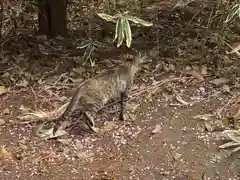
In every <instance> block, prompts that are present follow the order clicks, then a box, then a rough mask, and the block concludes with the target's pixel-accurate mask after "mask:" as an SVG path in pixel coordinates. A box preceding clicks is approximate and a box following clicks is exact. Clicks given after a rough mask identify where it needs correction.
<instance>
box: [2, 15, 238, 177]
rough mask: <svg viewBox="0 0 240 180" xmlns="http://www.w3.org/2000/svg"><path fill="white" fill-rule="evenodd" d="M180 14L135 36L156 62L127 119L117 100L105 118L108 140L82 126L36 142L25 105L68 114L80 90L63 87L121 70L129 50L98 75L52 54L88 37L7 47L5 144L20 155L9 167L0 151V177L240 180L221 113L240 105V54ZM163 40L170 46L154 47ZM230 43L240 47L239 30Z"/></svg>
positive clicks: (104, 55) (106, 60)
mask: <svg viewBox="0 0 240 180" xmlns="http://www.w3.org/2000/svg"><path fill="white" fill-rule="evenodd" d="M173 14H174V12H171V15H170V14H169V13H162V14H161V15H162V16H161V19H159V20H158V21H159V22H160V24H161V25H159V26H157V29H156V28H153V29H152V30H151V31H150V32H145V31H147V30H146V29H144V30H143V32H141V33H142V36H140V35H139V34H136V35H135V36H136V37H134V38H133V39H134V40H133V46H134V48H136V49H141V51H143V52H147V54H148V55H149V60H151V62H149V63H148V64H145V65H143V66H142V68H141V71H140V72H139V73H138V74H137V78H136V80H135V85H134V87H133V89H132V92H131V96H130V100H129V102H128V105H127V108H128V115H127V117H128V118H127V120H126V122H121V121H119V120H118V110H119V107H118V104H117V103H113V105H112V106H108V107H106V108H105V109H103V110H102V111H101V112H99V114H98V115H99V119H98V120H99V123H98V126H99V127H101V128H102V129H103V130H104V133H102V134H98V135H96V134H91V133H89V132H85V131H84V132H82V130H81V128H80V127H78V126H79V125H76V127H74V129H73V130H72V131H70V133H69V134H68V135H65V136H63V137H59V138H58V139H47V140H42V139H41V138H40V137H39V136H36V127H38V126H39V123H36V122H34V123H26V122H25V121H21V120H20V119H19V116H20V115H21V114H22V113H23V111H22V108H23V107H25V108H31V109H33V110H39V109H41V110H44V111H49V110H50V109H51V110H52V109H56V108H57V107H60V106H61V105H62V104H64V103H65V102H66V101H67V99H68V98H69V97H70V95H69V94H67V93H68V92H69V91H70V90H71V88H70V86H67V85H63V84H67V83H69V81H70V78H69V77H71V78H73V79H78V80H79V79H80V80H83V79H87V78H88V77H89V76H92V75H93V74H95V73H98V72H101V71H104V69H106V67H108V68H110V67H114V66H116V62H117V63H118V62H119V61H118V60H117V59H118V57H116V55H117V54H119V52H121V50H119V49H117V48H112V47H108V48H105V49H104V50H103V51H99V52H98V54H97V55H96V56H97V57H98V61H97V62H96V66H95V67H94V68H91V67H89V66H87V65H86V66H82V65H79V64H77V63H76V62H75V60H74V58H72V57H66V56H63V55H62V54H59V56H57V53H55V54H54V55H46V54H47V53H46V51H45V50H49V48H50V46H49V44H50V45H51V46H54V45H55V49H57V48H56V47H60V46H61V47H62V46H64V45H66V47H68V48H69V49H71V48H73V47H75V46H76V44H77V43H78V42H75V41H78V40H79V41H81V40H82V39H81V38H82V37H80V38H79V39H77V40H76V36H75V37H74V38H69V39H68V40H67V42H66V41H64V43H65V44H64V45H62V44H61V43H62V41H61V40H59V39H58V40H56V41H51V42H48V43H46V42H47V40H45V39H41V38H39V39H38V38H35V37H34V38H33V37H31V38H30V39H28V40H27V41H25V40H23V39H22V38H18V39H12V40H9V42H5V44H4V48H5V52H6V57H7V58H6V59H5V60H3V59H2V61H0V75H1V76H0V78H1V79H0V82H1V84H0V87H1V86H2V87H3V86H4V87H9V89H8V90H7V91H6V92H4V93H0V146H2V147H4V148H5V149H6V150H7V152H8V153H9V154H10V156H8V157H7V158H4V160H2V159H1V158H2V157H1V153H0V163H1V164H0V165H1V167H0V179H1V180H17V179H19V180H33V179H34V180H55V179H56V180H57V179H59V180H75V179H76V180H90V179H93V180H171V179H175V180H208V179H209V180H239V179H240V155H239V153H233V154H230V152H229V151H228V150H223V149H219V146H220V145H222V144H223V143H224V142H225V141H224V140H223V137H222V131H223V130H224V129H225V128H226V127H223V126H222V119H221V118H220V116H219V114H218V112H223V111H225V114H224V113H222V114H221V115H222V116H223V117H225V115H226V114H227V113H228V111H231V109H234V108H239V102H240V100H239V87H240V86H239V83H240V73H239V72H240V67H239V57H238V56H237V55H236V54H234V53H233V54H227V53H226V51H227V50H229V49H228V48H229V47H228V46H226V45H225V44H224V43H220V42H221V41H220V40H216V37H213V36H210V35H209V32H208V31H207V32H205V31H204V32H203V30H200V29H199V28H195V27H194V28H193V26H192V27H187V28H186V24H188V25H189V24H190V23H189V22H190V21H192V19H190V20H189V17H190V16H191V14H187V16H186V14H184V13H183V14H181V13H180V15H179V16H180V18H177V19H178V20H177V19H175V18H176V17H174V16H173ZM193 15H194V14H192V16H193ZM192 16H191V17H192ZM194 17H195V16H194ZM179 19H181V20H179ZM156 23H158V22H156ZM238 27H239V26H238ZM233 29H234V28H233ZM156 30H157V31H158V34H157V35H156ZM209 31H210V30H209ZM141 33H140V34H141ZM141 37H143V39H144V40H143V39H141ZM156 37H157V38H158V39H159V40H161V41H159V42H153V41H151V40H152V39H154V40H155V39H156ZM228 38H229V39H230V40H233V41H231V42H235V41H238V40H240V34H239V32H238V31H237V30H236V28H235V31H234V30H231V34H228ZM36 39H37V40H36ZM146 41H147V42H146ZM216 41H217V42H216ZM73 42H74V43H73ZM143 42H144V43H143ZM51 43H53V44H54V43H55V44H54V45H52V44H51ZM154 43H157V45H156V44H154ZM39 44H40V45H41V46H40V45H39ZM44 45H46V47H44ZM69 46H70V47H69ZM36 49H37V50H36ZM66 49H67V48H66ZM75 51H76V47H75V49H74V50H72V53H73V54H76V53H75ZM106 51H107V52H106ZM9 52H10V54H9ZM40 52H43V53H42V54H41V53H40ZM64 53H65V54H67V53H66V52H63V54H64ZM68 53H69V51H68ZM39 54H41V55H39ZM60 56H61V57H60ZM115 59H116V60H115ZM73 69H74V70H75V71H77V73H75V74H74V72H73ZM76 74H77V75H76ZM219 79H220V80H219ZM55 82H59V83H61V84H56V83H55ZM71 82H72V81H71ZM0 90H1V89H0ZM2 91H3V90H2ZM0 92H1V91H0ZM234 99H237V100H235V101H234ZM220 110H222V111H220ZM233 111H234V110H233ZM209 114H210V115H212V116H207V115H209ZM223 114H224V115H223ZM199 115H203V116H205V117H208V118H207V119H205V120H203V119H202V118H199V117H200V116H199Z"/></svg>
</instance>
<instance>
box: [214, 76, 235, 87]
mask: <svg viewBox="0 0 240 180" xmlns="http://www.w3.org/2000/svg"><path fill="white" fill-rule="evenodd" d="M229 82H230V79H227V78H223V77H222V78H218V79H214V80H212V81H210V83H212V84H215V85H216V86H219V85H223V84H227V83H229Z"/></svg>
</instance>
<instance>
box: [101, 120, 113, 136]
mask: <svg viewBox="0 0 240 180" xmlns="http://www.w3.org/2000/svg"><path fill="white" fill-rule="evenodd" d="M116 126H117V125H116V124H115V123H114V122H109V123H107V124H106V125H104V126H103V127H102V128H100V129H99V133H100V134H104V133H106V132H109V131H111V130H112V129H113V128H115V127H116Z"/></svg>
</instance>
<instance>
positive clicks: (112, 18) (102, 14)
mask: <svg viewBox="0 0 240 180" xmlns="http://www.w3.org/2000/svg"><path fill="white" fill-rule="evenodd" d="M97 15H98V16H99V17H100V18H102V19H104V20H106V21H108V22H109V21H110V22H114V23H115V22H116V20H115V17H114V16H111V15H108V14H105V13H97Z"/></svg>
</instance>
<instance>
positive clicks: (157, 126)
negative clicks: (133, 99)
mask: <svg viewBox="0 0 240 180" xmlns="http://www.w3.org/2000/svg"><path fill="white" fill-rule="evenodd" d="M161 130H162V128H161V126H160V125H159V124H157V125H156V127H155V129H154V130H153V131H152V134H156V133H159V132H160V131H161Z"/></svg>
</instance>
